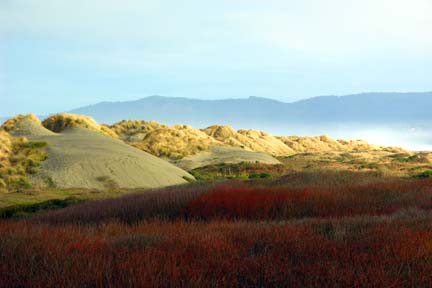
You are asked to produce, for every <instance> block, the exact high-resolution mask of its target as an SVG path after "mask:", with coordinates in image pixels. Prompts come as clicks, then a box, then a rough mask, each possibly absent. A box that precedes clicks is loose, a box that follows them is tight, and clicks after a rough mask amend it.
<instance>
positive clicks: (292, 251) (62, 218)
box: [0, 171, 432, 287]
mask: <svg viewBox="0 0 432 288" xmlns="http://www.w3.org/2000/svg"><path fill="white" fill-rule="evenodd" d="M431 219H432V180H430V179H414V178H411V179H399V178H392V177H383V176H382V175H380V174H377V173H375V172H364V173H360V172H335V171H333V172H329V171H321V172H319V173H308V172H298V173H292V174H290V175H287V176H284V177H280V178H275V179H259V180H254V181H248V182H244V181H228V182H221V183H215V184H205V183H199V182H198V183H195V184H191V185H187V186H178V187H171V188H165V189H159V190H153V191H148V192H146V193H135V194H129V195H125V196H122V197H120V198H116V199H105V200H97V201H91V202H85V203H81V204H77V205H73V206H69V207H67V208H64V209H59V210H53V211H48V212H44V213H40V214H36V215H35V216H34V217H32V218H26V220H20V221H11V220H8V221H6V220H4V221H2V222H0V286H1V287H66V286H68V287H430V286H431V284H432V242H431V239H432V221H431Z"/></svg>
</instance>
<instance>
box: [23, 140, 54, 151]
mask: <svg viewBox="0 0 432 288" xmlns="http://www.w3.org/2000/svg"><path fill="white" fill-rule="evenodd" d="M46 146H48V143H47V142H45V141H29V142H27V143H24V144H22V147H23V148H32V149H38V148H44V147H46Z"/></svg>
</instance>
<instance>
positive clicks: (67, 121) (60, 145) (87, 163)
mask: <svg viewBox="0 0 432 288" xmlns="http://www.w3.org/2000/svg"><path fill="white" fill-rule="evenodd" d="M89 119H90V121H89ZM43 123H44V125H46V126H47V127H48V128H51V129H53V130H55V131H56V132H59V131H61V133H55V132H53V131H50V130H48V129H46V128H45V127H43V126H42V123H41V122H40V121H38V119H34V117H33V116H28V117H27V116H19V117H16V118H14V119H11V120H10V121H6V123H5V124H4V125H3V126H2V130H8V131H9V132H10V133H11V134H12V135H18V134H19V135H20V136H25V137H27V138H28V139H29V140H30V141H32V143H47V147H46V152H47V159H46V160H45V161H44V162H43V163H42V164H41V165H40V167H39V168H38V169H37V171H36V173H35V174H34V175H32V176H31V180H32V182H33V183H34V184H36V185H44V184H46V183H50V184H51V185H56V186H57V187H62V188H78V187H79V188H100V189H102V188H116V187H121V188H155V187H162V186H168V185H177V184H182V183H186V182H187V181H186V180H185V179H187V178H190V179H193V177H192V176H191V175H189V174H188V173H187V172H185V171H183V170H181V169H180V168H178V167H176V166H174V165H172V164H170V163H168V162H166V161H164V160H162V159H160V158H158V157H155V156H153V155H150V154H148V153H146V152H143V151H141V150H138V149H136V148H134V147H131V146H130V145H127V144H125V143H124V142H122V141H120V140H117V139H115V138H114V137H110V136H107V135H104V134H106V133H104V131H103V129H101V128H100V126H99V125H98V124H96V125H95V126H89V125H90V124H95V123H96V122H94V120H93V121H91V118H87V117H69V116H68V115H61V116H55V117H50V118H48V119H47V120H45V121H44V122H43ZM89 123H90V124H89ZM4 133H5V132H4ZM26 133H27V134H26ZM113 135H114V136H116V134H113Z"/></svg>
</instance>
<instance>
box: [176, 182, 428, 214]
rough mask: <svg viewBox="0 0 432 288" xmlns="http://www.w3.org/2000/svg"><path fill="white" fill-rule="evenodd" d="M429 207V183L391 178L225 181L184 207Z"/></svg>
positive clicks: (368, 210) (252, 210)
mask: <svg viewBox="0 0 432 288" xmlns="http://www.w3.org/2000/svg"><path fill="white" fill-rule="evenodd" d="M409 208H415V209H420V210H430V209H431V208H432V181H430V180H428V181H401V180H398V181H393V182H384V183H370V184H366V185H360V186H358V185H352V186H350V185H347V186H344V187H335V188H324V189H320V188H297V189H291V188H288V187H256V186H252V185H247V184H242V185H237V186H231V185H223V186H218V187H214V188H212V189H210V190H209V191H208V192H207V193H203V194H201V195H199V196H197V197H195V198H194V199H193V200H192V201H191V202H189V204H188V205H187V207H186V208H185V209H184V214H185V215H186V216H187V217H188V218H194V219H196V218H198V219H213V218H226V219H259V220H269V219H291V218H304V217H349V216H356V215H387V214H392V213H395V212H397V211H399V210H402V209H409Z"/></svg>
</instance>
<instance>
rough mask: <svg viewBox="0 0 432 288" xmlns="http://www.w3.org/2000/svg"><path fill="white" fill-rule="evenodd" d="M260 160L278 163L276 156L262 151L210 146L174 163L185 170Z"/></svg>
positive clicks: (267, 162) (265, 162)
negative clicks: (207, 149) (204, 150)
mask: <svg viewBox="0 0 432 288" xmlns="http://www.w3.org/2000/svg"><path fill="white" fill-rule="evenodd" d="M256 161H258V162H260V163H264V164H280V162H279V160H277V159H276V158H274V157H272V156H270V155H268V154H266V153H263V152H251V151H246V150H244V149H241V148H231V147H221V146H212V147H211V148H210V151H207V152H201V153H198V154H196V155H191V156H187V157H185V158H183V159H181V160H177V161H176V162H175V164H176V165H177V166H179V167H181V168H183V169H185V170H192V169H195V168H198V167H203V166H207V165H212V164H219V163H239V162H256Z"/></svg>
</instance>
